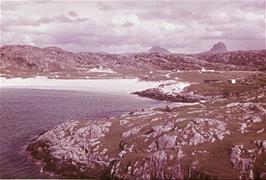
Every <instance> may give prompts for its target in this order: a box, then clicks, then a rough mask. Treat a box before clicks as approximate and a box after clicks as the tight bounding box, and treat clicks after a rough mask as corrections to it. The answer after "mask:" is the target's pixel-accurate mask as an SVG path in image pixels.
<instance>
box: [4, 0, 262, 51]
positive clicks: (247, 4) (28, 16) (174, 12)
mask: <svg viewBox="0 0 266 180" xmlns="http://www.w3.org/2000/svg"><path fill="white" fill-rule="evenodd" d="M265 9H266V6H265V1H264V0H257V1H256V0H252V1H251V0H249V1H247V0H245V1H244V0H238V1H225V0H223V1H221V0H220V1H219V0H218V1H217V0H216V1H206V0H202V1H191V0H183V1H85V0H83V1H81V0H76V1H74V0H73V1H71V0H57V1H55V0H35V1H33V0H19V1H12V0H8V1H6V0H2V1H1V46H3V45H9V44H27V45H34V46H38V47H47V46H57V47H60V48H62V49H65V50H69V51H72V52H82V51H89V52H110V53H125V52H144V51H147V50H148V49H150V48H151V47H152V46H154V45H156V46H161V47H164V48H166V49H168V50H170V51H171V52H176V53H197V52H202V51H206V50H208V49H210V48H211V46H212V45H213V44H215V43H216V42H218V41H222V42H224V43H225V44H226V45H227V48H228V49H229V50H232V51H233V50H249V49H266V47H265V36H266V34H265V33H266V32H265V29H266V25H265V24H266V20H265Z"/></svg>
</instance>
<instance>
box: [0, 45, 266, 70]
mask: <svg viewBox="0 0 266 180" xmlns="http://www.w3.org/2000/svg"><path fill="white" fill-rule="evenodd" d="M0 54H1V57H0V71H1V72H10V73H12V72H13V71H20V72H33V73H35V72H44V73H49V72H68V71H76V70H86V69H90V68H94V67H99V66H101V67H105V68H111V69H121V68H123V69H127V68H129V69H138V70H139V69H151V70H152V69H158V70H177V69H179V70H197V69H201V68H202V67H205V68H211V69H215V70H258V69H260V70H264V69H265V64H266V50H256V51H234V52H224V53H206V54H192V55H184V54H170V53H132V54H108V53H89V52H81V53H73V52H69V51H65V50H63V49H60V48H57V47H46V48H38V47H34V46H29V45H8V46H3V47H1V48H0Z"/></svg>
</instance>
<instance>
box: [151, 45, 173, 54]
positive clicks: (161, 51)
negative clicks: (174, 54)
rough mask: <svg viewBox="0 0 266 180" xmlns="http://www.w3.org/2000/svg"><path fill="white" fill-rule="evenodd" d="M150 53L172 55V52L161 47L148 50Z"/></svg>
mask: <svg viewBox="0 0 266 180" xmlns="http://www.w3.org/2000/svg"><path fill="white" fill-rule="evenodd" d="M148 53H171V52H170V51H168V50H167V49H165V48H162V47H160V46H153V47H152V48H151V49H149V50H148Z"/></svg>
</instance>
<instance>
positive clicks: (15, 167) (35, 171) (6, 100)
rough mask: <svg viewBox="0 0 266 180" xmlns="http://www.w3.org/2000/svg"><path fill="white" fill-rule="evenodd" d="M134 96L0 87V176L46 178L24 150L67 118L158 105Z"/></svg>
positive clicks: (94, 116) (110, 113)
mask: <svg viewBox="0 0 266 180" xmlns="http://www.w3.org/2000/svg"><path fill="white" fill-rule="evenodd" d="M161 104H163V103H162V102H158V101H154V100H150V99H146V98H139V97H136V96H134V95H114V94H113V95H111V94H103V93H101V94H97V93H91V92H78V91H57V90H32V89H1V91H0V144H1V145H0V178H47V177H48V176H47V175H45V174H43V173H40V166H38V165H36V164H35V163H34V162H33V160H32V159H31V158H30V157H29V156H28V154H27V153H26V152H25V151H24V149H25V146H26V144H27V143H28V142H30V141H31V140H32V139H33V138H34V137H35V136H36V135H38V134H39V133H41V132H43V131H45V130H47V129H49V128H52V127H53V126H55V125H57V124H60V123H62V122H64V121H67V120H71V119H78V120H79V119H88V120H90V119H91V120H93V119H97V118H107V117H111V116H119V115H121V114H123V113H125V112H130V111H135V110H138V109H141V108H146V107H154V106H156V105H161Z"/></svg>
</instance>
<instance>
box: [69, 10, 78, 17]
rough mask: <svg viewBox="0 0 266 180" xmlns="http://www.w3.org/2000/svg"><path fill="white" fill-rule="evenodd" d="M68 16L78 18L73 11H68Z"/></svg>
mask: <svg viewBox="0 0 266 180" xmlns="http://www.w3.org/2000/svg"><path fill="white" fill-rule="evenodd" d="M68 15H69V16H72V17H78V14H77V13H76V12H75V11H69V12H68Z"/></svg>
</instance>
